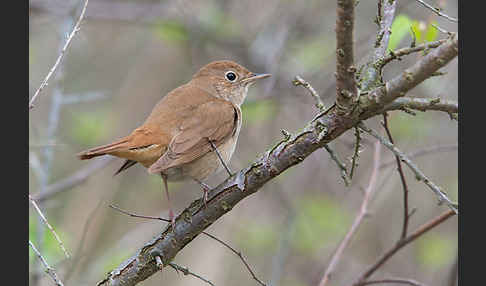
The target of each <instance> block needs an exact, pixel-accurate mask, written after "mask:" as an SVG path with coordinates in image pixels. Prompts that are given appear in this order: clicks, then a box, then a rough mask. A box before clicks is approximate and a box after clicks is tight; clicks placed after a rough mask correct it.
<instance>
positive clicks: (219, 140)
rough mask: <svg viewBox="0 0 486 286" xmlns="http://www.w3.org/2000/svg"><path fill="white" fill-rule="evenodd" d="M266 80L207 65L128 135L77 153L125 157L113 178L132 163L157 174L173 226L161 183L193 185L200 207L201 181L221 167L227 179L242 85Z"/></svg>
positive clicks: (228, 64) (226, 64)
mask: <svg viewBox="0 0 486 286" xmlns="http://www.w3.org/2000/svg"><path fill="white" fill-rule="evenodd" d="M269 76H270V74H256V73H253V72H250V71H249V70H248V69H246V68H245V67H243V66H241V65H239V64H237V63H235V62H233V61H226V60H225V61H215V62H211V63H209V64H207V65H206V66H204V67H202V68H201V69H200V70H199V71H198V72H196V74H194V76H193V77H192V79H191V80H190V81H189V82H187V83H186V84H184V85H182V86H180V87H178V88H176V89H174V90H172V91H171V92H169V93H168V94H167V95H166V96H164V97H163V98H162V99H161V100H160V101H159V102H158V103H157V104H156V105H155V107H154V108H153V109H152V112H151V113H150V115H149V116H148V118H147V119H146V120H145V122H144V123H143V124H142V125H141V126H140V127H138V128H136V129H135V130H133V131H132V132H131V133H130V135H128V136H126V137H123V138H121V139H119V140H116V141H114V142H112V143H110V144H107V145H103V146H99V147H95V148H91V149H89V150H86V151H83V152H80V153H78V154H77V155H78V157H79V158H80V159H81V160H86V159H91V158H93V157H97V156H102V155H111V156H115V157H119V158H123V159H126V161H125V163H124V164H123V165H122V166H121V167H120V168H119V169H118V171H117V172H116V173H115V175H116V174H118V173H120V172H121V171H124V170H126V169H128V168H130V167H131V166H133V165H135V164H137V163H140V164H141V165H143V166H144V167H145V168H148V172H149V173H151V174H159V175H160V176H161V177H162V181H163V185H164V188H165V192H166V195H167V200H168V205H169V219H170V220H171V224H172V227H174V223H175V218H174V213H173V211H172V206H171V203H170V198H169V189H168V186H167V181H180V180H184V179H192V180H194V181H196V182H197V183H199V184H200V186H201V188H202V190H203V191H204V195H203V198H204V202H205V203H206V201H207V192H208V190H209V189H210V188H209V187H208V186H207V185H206V184H205V183H204V182H203V181H204V180H205V179H206V178H208V177H209V176H210V175H212V174H214V173H216V172H219V171H221V170H223V168H224V169H226V171H227V172H228V174H229V175H230V176H231V171H230V170H229V168H228V166H227V164H228V163H229V161H230V159H231V156H232V155H233V152H234V151H235V147H236V142H237V140H238V134H239V133H240V128H241V123H242V112H241V104H242V103H243V101H244V100H245V98H246V96H247V94H248V87H249V86H251V85H252V84H253V83H255V81H257V80H258V79H262V78H266V77H269Z"/></svg>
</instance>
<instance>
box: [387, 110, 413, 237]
mask: <svg viewBox="0 0 486 286" xmlns="http://www.w3.org/2000/svg"><path fill="white" fill-rule="evenodd" d="M387 117H388V114H386V112H385V113H383V127H384V128H385V131H386V135H387V136H388V140H390V142H391V143H392V144H395V142H393V137H392V134H391V132H390V129H389V128H388V118H387ZM395 161H396V162H397V170H398V174H399V175H400V181H401V182H402V188H403V224H402V234H401V235H400V238H401V239H404V238H405V237H406V236H407V229H408V219H409V217H410V213H409V211H408V185H407V180H405V174H403V168H402V162H401V161H400V157H398V156H397V155H395Z"/></svg>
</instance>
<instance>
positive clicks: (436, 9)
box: [416, 0, 458, 23]
mask: <svg viewBox="0 0 486 286" xmlns="http://www.w3.org/2000/svg"><path fill="white" fill-rule="evenodd" d="M416 1H417V2H419V3H420V4H422V5H423V6H425V7H426V8H428V9H430V10H431V11H432V12H434V13H435V14H437V15H439V16H441V17H444V18H446V19H447V20H449V21H452V22H456V23H457V22H458V20H457V19H456V18H453V17H451V16H448V15H446V14H444V13H442V12H441V10H442V9H440V8H435V7H432V6H431V5H429V4H427V3H425V2H424V1H422V0H416Z"/></svg>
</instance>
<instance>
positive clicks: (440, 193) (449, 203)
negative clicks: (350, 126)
mask: <svg viewBox="0 0 486 286" xmlns="http://www.w3.org/2000/svg"><path fill="white" fill-rule="evenodd" d="M359 127H360V128H361V129H363V130H364V131H366V132H368V133H369V134H370V135H371V136H373V137H375V138H376V139H378V140H380V142H381V143H382V144H383V145H385V147H386V148H388V149H389V150H390V151H392V152H393V154H395V155H396V156H398V157H399V158H400V161H402V162H404V163H405V164H406V165H407V166H408V167H409V168H410V170H412V172H413V173H414V174H415V177H416V179H417V180H418V181H422V182H424V184H426V185H427V186H428V187H429V188H430V189H431V190H432V192H434V194H435V195H436V196H437V198H438V199H439V203H442V202H445V203H446V204H447V206H448V207H449V208H450V209H451V210H453V211H454V212H455V213H456V214H457V213H459V210H458V206H457V204H456V203H453V202H452V201H451V200H450V199H449V198H448V197H447V195H446V194H445V193H444V192H443V191H442V190H441V189H440V188H439V187H438V186H437V185H436V184H435V183H434V182H432V181H431V180H430V179H429V178H428V177H427V176H425V174H424V173H423V172H422V171H420V169H419V168H418V167H417V166H416V165H415V164H414V163H413V162H412V161H411V160H410V159H409V158H408V157H407V156H405V154H404V153H403V152H402V151H400V150H399V149H398V148H397V147H395V146H394V145H393V144H392V143H391V142H390V141H388V140H387V139H386V138H384V137H382V136H381V135H379V134H378V133H377V132H376V131H374V130H373V129H370V128H368V127H367V126H365V125H364V124H363V123H362V122H361V123H360V124H359Z"/></svg>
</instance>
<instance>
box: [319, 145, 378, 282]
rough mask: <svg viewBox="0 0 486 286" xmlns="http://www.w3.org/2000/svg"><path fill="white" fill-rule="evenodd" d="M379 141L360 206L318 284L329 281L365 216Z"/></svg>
mask: <svg viewBox="0 0 486 286" xmlns="http://www.w3.org/2000/svg"><path fill="white" fill-rule="evenodd" d="M380 146H381V145H380V143H379V142H378V141H377V142H376V143H375V153H374V159H373V172H372V173H371V177H370V181H369V183H368V187H367V188H366V190H365V194H364V197H363V202H362V203H361V207H360V210H359V213H358V215H357V216H356V218H355V219H354V222H353V224H352V225H351V228H350V229H349V231H348V233H346V235H345V236H344V239H343V240H342V241H341V243H340V244H339V247H338V248H337V250H336V252H335V253H334V255H333V256H332V258H331V262H330V263H329V266H328V267H327V269H326V272H325V273H324V276H323V277H322V279H321V282H320V283H319V286H324V285H326V283H327V282H328V281H329V279H330V277H331V274H332V273H333V271H334V269H335V268H336V266H337V264H338V262H339V260H340V259H341V255H342V253H343V251H344V249H345V248H346V246H347V245H348V244H349V241H350V240H351V237H352V236H353V235H354V233H355V232H356V230H357V229H358V226H359V225H360V224H361V221H362V220H363V218H364V217H365V216H366V214H367V212H368V203H369V201H370V198H371V195H372V193H373V191H374V190H375V185H376V179H377V177H378V172H379V169H380V168H379V166H380V155H381V152H380V151H381V150H380Z"/></svg>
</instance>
